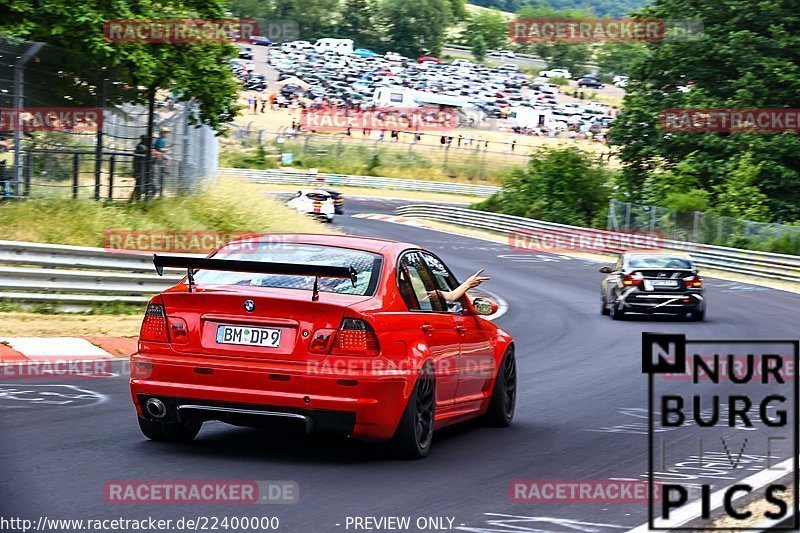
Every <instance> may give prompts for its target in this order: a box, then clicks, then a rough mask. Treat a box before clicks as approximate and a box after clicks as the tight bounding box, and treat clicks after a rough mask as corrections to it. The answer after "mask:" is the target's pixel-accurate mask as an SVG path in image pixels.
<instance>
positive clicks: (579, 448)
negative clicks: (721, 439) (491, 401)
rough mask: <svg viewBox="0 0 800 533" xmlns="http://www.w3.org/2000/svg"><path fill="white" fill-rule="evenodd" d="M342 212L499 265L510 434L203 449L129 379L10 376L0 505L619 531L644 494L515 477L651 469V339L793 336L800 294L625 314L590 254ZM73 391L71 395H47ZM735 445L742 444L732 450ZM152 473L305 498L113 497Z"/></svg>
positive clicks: (635, 475)
mask: <svg viewBox="0 0 800 533" xmlns="http://www.w3.org/2000/svg"><path fill="white" fill-rule="evenodd" d="M346 207H347V210H348V212H347V215H344V216H341V217H337V222H336V224H337V225H340V226H341V227H342V228H343V229H344V230H345V231H347V232H348V233H352V234H358V235H366V236H374V237H383V238H388V239H395V240H402V241H407V242H411V243H416V244H419V245H421V246H424V247H427V248H429V249H431V250H433V251H434V252H436V253H437V254H439V255H440V256H441V257H442V259H443V260H444V261H445V262H446V263H447V264H448V265H449V266H450V267H451V268H452V269H453V270H454V272H455V274H456V275H457V276H458V277H459V278H461V279H463V278H464V277H466V276H468V275H470V274H472V273H474V272H475V271H476V270H478V269H479V268H485V269H486V275H490V276H492V278H493V279H492V281H490V282H488V283H487V284H485V285H484V286H483V287H482V288H486V290H488V291H490V292H492V293H494V294H496V295H498V296H500V297H501V298H503V299H504V300H505V301H506V302H507V303H508V305H509V311H508V312H507V313H506V314H505V315H504V316H502V317H500V318H499V319H498V320H497V323H498V324H499V325H500V326H501V327H503V328H505V329H506V330H507V331H509V332H510V333H511V334H512V335H514V337H515V338H516V345H517V359H518V367H519V378H518V379H519V389H518V390H519V395H518V399H517V413H516V418H515V421H514V425H513V426H512V427H510V428H507V429H493V428H486V427H482V426H480V425H479V424H467V425H464V426H461V427H457V428H453V429H450V430H446V431H444V432H440V433H439V434H437V436H436V437H435V439H434V446H433V450H432V453H431V455H430V456H429V457H428V458H426V459H424V460H421V461H411V462H410V461H402V460H397V459H394V458H392V457H391V456H389V455H388V454H386V453H385V452H384V451H383V449H382V448H380V447H378V446H374V445H370V444H364V443H358V442H348V441H340V440H324V441H320V440H317V439H309V438H305V437H286V436H283V435H277V434H271V433H270V432H267V431H262V430H253V429H243V428H235V427H230V426H225V425H222V424H220V423H208V424H206V425H205V426H204V428H203V430H202V432H201V433H200V435H199V437H198V438H197V440H196V441H195V442H194V443H192V444H188V445H174V444H160V443H153V442H149V441H147V440H146V439H145V438H144V437H143V436H142V435H141V434H140V432H139V429H138V427H137V424H136V418H135V414H134V410H133V406H132V404H131V400H130V396H129V392H128V386H127V381H126V378H125V377H115V378H104V379H79V378H73V379H68V380H63V379H62V380H56V381H49V380H44V379H39V380H31V379H28V380H25V381H24V382H20V381H14V380H13V379H9V378H5V379H3V380H2V382H0V412H2V415H0V416H1V417H2V418H0V420H1V421H2V432H0V469H1V471H2V476H0V515H2V516H20V517H28V518H33V519H36V518H37V517H39V516H40V515H44V516H47V517H50V518H116V517H128V518H144V517H147V516H153V517H160V518H173V519H175V518H179V517H181V516H187V517H198V516H208V517H211V516H216V517H224V516H234V515H236V516H252V515H259V516H260V515H267V516H277V517H279V518H280V528H279V531H286V532H298V533H305V532H309V533H310V532H336V531H346V530H347V529H346V527H345V524H346V518H347V517H348V516H410V517H411V519H412V524H413V522H414V521H415V520H416V519H417V518H418V517H448V518H452V519H453V528H457V529H461V530H466V531H486V532H489V531H492V532H498V531H500V532H502V531H508V532H512V531H513V532H517V533H518V532H524V531H576V530H579V531H623V530H627V529H630V528H633V527H636V526H638V525H640V524H642V523H644V522H646V520H647V511H646V506H645V505H644V504H641V503H636V504H619V503H609V504H586V503H574V502H573V503H539V504H528V503H512V502H511V500H510V498H509V484H510V482H511V481H512V480H515V479H557V480H580V479H609V478H629V479H644V477H643V476H645V475H646V472H647V447H646V446H647V436H646V422H647V419H646V408H647V395H646V378H645V376H644V375H643V374H642V373H641V365H642V362H641V332H643V331H654V332H674V333H686V335H687V337H689V338H692V339H695V338H697V339H702V338H708V339H720V338H723V339H729V338H731V339H732V338H754V339H757V338H775V339H777V338H789V339H791V338H797V331H798V330H797V324H796V317H797V316H798V313H797V312H798V309H800V295H796V294H792V293H788V292H782V291H777V290H772V289H766V288H763V287H757V286H753V285H747V284H742V283H734V282H729V281H723V280H713V279H712V280H707V281H708V283H707V287H708V289H707V294H708V296H709V300H710V304H709V316H708V319H707V321H706V322H702V323H693V322H688V321H682V320H673V319H661V318H653V317H644V318H635V319H631V320H626V321H621V322H614V321H612V320H610V319H609V318H608V317H606V316H601V314H600V312H599V283H600V280H601V277H602V275H601V274H599V273H598V272H597V268H598V265H597V264H596V263H593V262H589V261H586V260H578V259H570V258H567V257H564V256H556V255H535V254H520V253H513V252H511V251H510V250H509V249H508V248H507V247H506V246H504V245H502V244H497V243H491V242H486V241H481V240H477V239H472V238H467V237H461V236H457V235H452V234H447V233H443V232H437V231H431V230H427V229H422V228H417V227H412V226H406V225H399V224H391V223H387V222H382V221H378V220H371V219H361V218H351V217H350V215H352V214H353V213H355V212H367V213H380V212H384V213H385V212H391V210H392V208H393V207H394V204H393V203H392V202H391V201H384V200H362V201H355V200H353V199H350V200H348V204H347V206H346ZM63 385H67V386H68V387H64V386H63ZM687 385H688V383H687ZM676 386H678V387H680V386H683V385H681V384H677V385H676ZM20 387H23V388H26V390H32V391H34V393H31V394H30V395H29V397H30V398H31V399H30V400H29V401H9V399H8V397H7V396H8V394H7V393H8V391H9V390H19V388H20ZM76 388H77V389H80V391H76ZM75 392H78V393H77V394H75ZM47 393H49V394H47ZM65 393H70V394H65ZM67 397H68V399H65V398H67ZM36 398H38V400H37V399H36ZM62 399H64V402H66V403H64V402H62V401H53V400H62ZM48 400H50V401H48ZM643 417H644V418H643ZM643 428H644V429H643ZM679 431H685V432H691V431H693V429H692V428H685V429H684V428H681V429H680V430H679ZM757 433H758V432H757V431H753V432H750V434H757ZM687 436H688V435H687ZM686 440H687V442H688V441H690V440H691V439H686ZM756 440H757V439H755V438H753V439H751V442H753V441H756ZM678 442H680V439H678ZM740 445H741V444H735V445H734V446H735V447H736V449H737V451H738V448H739V446H740ZM709 450H710V448H709ZM745 453H749V450H748V452H745ZM753 453H756V452H753ZM757 453H762V452H761V451H759V452H757ZM696 454H697V450H696V449H694V448H693V447H688V446H687V448H686V449H673V450H670V456H673V455H674V456H679V457H684V458H686V460H687V461H689V460H690V459H691V457H692V456H693V455H696ZM784 455H786V454H784ZM742 465H743V467H742V466H740V467H739V468H738V469H733V470H731V467H728V471H726V472H722V473H720V471H719V469H718V468H716V469H704V468H701V467H697V465H695V467H686V465H683V466H684V467H685V468H684V469H683V470H680V469H679V470H680V471H681V472H684V473H685V474H686V475H692V476H695V477H694V478H693V479H696V480H697V481H698V482H711V483H713V484H714V487H715V488H720V487H722V486H725V485H729V484H731V483H732V482H733V481H734V480H736V479H742V478H744V477H747V476H749V475H751V474H753V473H754V472H755V471H757V470H761V469H763V468H765V467H766V464H765V463H764V461H763V457H762V458H761V459H759V458H758V457H757V456H754V457H753V458H751V460H750V461H743V462H742ZM151 479H157V480H192V479H194V480H207V479H218V480H223V479H226V480H294V481H296V482H297V483H298V484H299V488H300V501H299V502H298V503H296V504H294V505H269V506H261V505H237V506H231V505H217V506H199V505H181V506H176V505H111V504H108V503H107V502H106V501H105V500H104V486H105V484H106V483H107V482H108V481H110V480H151ZM513 517H518V518H513ZM445 524H447V521H445ZM350 529H351V530H352V527H351V528H350ZM434 530H437V529H434ZM381 531H383V530H381ZM411 531H417V529H416V528H413V527H412V528H411Z"/></svg>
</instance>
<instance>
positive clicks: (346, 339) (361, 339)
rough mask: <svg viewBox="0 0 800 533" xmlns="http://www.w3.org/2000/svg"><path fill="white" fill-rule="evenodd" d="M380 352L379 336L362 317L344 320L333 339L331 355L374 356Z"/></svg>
mask: <svg viewBox="0 0 800 533" xmlns="http://www.w3.org/2000/svg"><path fill="white" fill-rule="evenodd" d="M379 353H380V345H379V344H378V336H377V335H376V334H375V330H373V329H372V326H370V325H369V324H368V323H367V322H366V321H365V320H362V319H360V318H345V319H344V320H342V325H341V326H339V331H337V332H336V339H334V341H333V347H332V348H331V355H362V356H374V355H378V354H379Z"/></svg>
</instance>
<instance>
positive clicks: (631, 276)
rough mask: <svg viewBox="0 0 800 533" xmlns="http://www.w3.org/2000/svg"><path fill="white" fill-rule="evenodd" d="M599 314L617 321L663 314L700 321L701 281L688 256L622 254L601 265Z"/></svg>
mask: <svg viewBox="0 0 800 533" xmlns="http://www.w3.org/2000/svg"><path fill="white" fill-rule="evenodd" d="M600 272H602V273H603V274H606V278H605V279H604V280H603V282H602V284H601V290H600V299H601V307H600V309H601V312H602V313H603V314H604V315H611V318H612V319H614V320H621V319H623V318H624V317H625V315H626V314H627V313H649V314H652V313H666V314H671V315H681V316H684V315H685V316H687V317H689V318H690V319H691V320H696V321H701V320H704V319H705V316H706V307H707V303H706V295H705V291H704V289H703V278H701V277H700V276H698V274H697V267H696V266H695V264H694V261H693V260H692V258H691V257H690V256H689V255H686V254H681V253H669V252H652V253H651V252H626V253H623V254H621V255H620V256H619V259H618V260H617V262H616V264H614V266H604V267H602V268H601V269H600Z"/></svg>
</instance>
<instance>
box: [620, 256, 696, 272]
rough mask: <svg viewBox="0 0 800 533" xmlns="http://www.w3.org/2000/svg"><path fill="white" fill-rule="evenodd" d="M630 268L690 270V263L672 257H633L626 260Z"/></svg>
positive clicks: (684, 259)
mask: <svg viewBox="0 0 800 533" xmlns="http://www.w3.org/2000/svg"><path fill="white" fill-rule="evenodd" d="M628 265H629V266H630V267H631V268H685V269H691V268H693V267H692V262H691V261H690V260H688V259H686V258H685V257H673V256H668V255H666V256H664V255H659V256H641V255H640V256H633V257H631V258H630V259H628Z"/></svg>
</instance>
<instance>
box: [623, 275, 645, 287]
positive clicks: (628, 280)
mask: <svg viewBox="0 0 800 533" xmlns="http://www.w3.org/2000/svg"><path fill="white" fill-rule="evenodd" d="M622 284H623V285H624V286H625V287H635V286H637V285H641V284H642V278H641V277H639V276H634V275H633V274H628V275H627V276H625V277H624V278H622Z"/></svg>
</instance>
